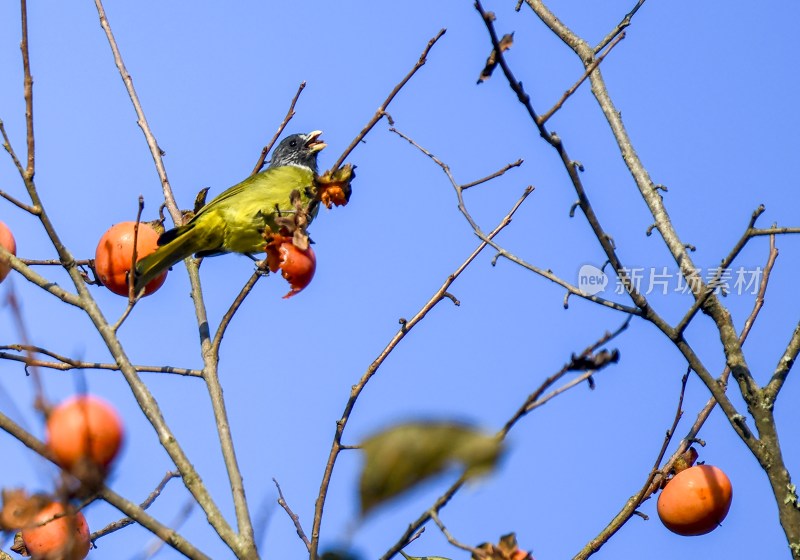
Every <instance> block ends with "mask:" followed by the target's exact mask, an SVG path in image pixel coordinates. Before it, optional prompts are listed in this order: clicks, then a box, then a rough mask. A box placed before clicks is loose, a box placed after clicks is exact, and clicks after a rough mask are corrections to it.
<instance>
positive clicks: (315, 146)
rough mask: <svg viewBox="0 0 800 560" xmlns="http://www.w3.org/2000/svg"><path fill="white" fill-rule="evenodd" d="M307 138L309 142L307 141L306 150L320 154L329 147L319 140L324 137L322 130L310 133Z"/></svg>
mask: <svg viewBox="0 0 800 560" xmlns="http://www.w3.org/2000/svg"><path fill="white" fill-rule="evenodd" d="M307 136H308V140H306V148H307V149H309V150H311V151H312V152H318V151H320V150H322V149H323V148H324V147H325V146H327V144H326V143H325V142H323V141H322V140H320V139H319V137H320V136H322V131H321V130H315V131H313V132H309V133H308V135H307Z"/></svg>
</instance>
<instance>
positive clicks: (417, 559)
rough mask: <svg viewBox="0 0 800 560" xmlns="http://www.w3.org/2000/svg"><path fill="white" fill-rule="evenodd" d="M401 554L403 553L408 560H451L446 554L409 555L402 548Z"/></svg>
mask: <svg viewBox="0 0 800 560" xmlns="http://www.w3.org/2000/svg"><path fill="white" fill-rule="evenodd" d="M400 554H402V555H403V558H405V559H406V560H450V558H445V557H444V556H409V555H408V554H406V553H405V552H403V551H402V550H401V551H400Z"/></svg>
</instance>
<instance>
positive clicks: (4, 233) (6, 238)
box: [0, 222, 17, 282]
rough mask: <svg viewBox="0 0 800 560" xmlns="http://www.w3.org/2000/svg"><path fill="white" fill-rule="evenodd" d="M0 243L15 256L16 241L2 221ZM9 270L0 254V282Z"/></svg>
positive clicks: (9, 266) (6, 262)
mask: <svg viewBox="0 0 800 560" xmlns="http://www.w3.org/2000/svg"><path fill="white" fill-rule="evenodd" d="M0 245H2V246H3V248H4V249H5V250H6V251H8V252H9V253H11V254H12V255H14V256H15V257H16V256H17V242H16V241H15V240H14V236H13V235H12V234H11V230H10V229H9V228H8V226H7V225H5V224H4V223H3V222H0ZM9 272H11V265H10V264H9V263H8V261H7V260H4V259H3V257H2V256H0V282H2V281H3V280H5V279H6V276H8V273H9Z"/></svg>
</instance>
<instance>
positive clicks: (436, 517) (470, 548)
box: [428, 510, 483, 558]
mask: <svg viewBox="0 0 800 560" xmlns="http://www.w3.org/2000/svg"><path fill="white" fill-rule="evenodd" d="M428 513H430V516H431V519H432V520H433V522H434V523H436V526H437V527H439V530H440V531H441V532H442V534H443V535H444V536H445V538H446V539H447V542H449V543H450V544H452V545H453V546H454V547H456V548H460V549H461V550H466V551H467V552H469V553H471V554H472V556H473V558H481V557H483V553H482V552H481V551H480V550H478V549H477V548H475V547H474V546H469V545H468V544H464V543H462V542H461V541H459V540H457V539H456V538H455V537H454V536H453V535H452V534H451V533H450V531H448V530H447V527H445V526H444V523H442V520H441V519H439V514H438V513H437V512H435V511H434V510H430V511H429V512H428Z"/></svg>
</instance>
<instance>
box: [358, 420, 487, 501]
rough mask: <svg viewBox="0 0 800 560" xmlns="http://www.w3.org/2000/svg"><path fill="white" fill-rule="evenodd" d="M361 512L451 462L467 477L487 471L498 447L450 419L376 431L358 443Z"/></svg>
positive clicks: (482, 433)
mask: <svg viewBox="0 0 800 560" xmlns="http://www.w3.org/2000/svg"><path fill="white" fill-rule="evenodd" d="M361 449H362V450H363V451H364V454H365V455H366V460H365V462H364V470H363V471H362V473H361V484H360V490H361V513H362V515H364V514H366V513H367V512H369V511H370V510H371V509H373V508H374V507H375V506H377V505H380V504H381V503H383V502H385V501H386V500H388V499H389V498H392V497H394V496H397V495H398V494H400V493H402V492H405V491H407V490H409V489H410V488H412V487H413V486H415V485H417V484H419V483H420V482H422V481H424V480H427V479H428V478H430V477H432V476H434V475H437V474H439V473H441V472H442V471H444V470H445V469H447V468H448V467H450V466H453V465H454V464H460V465H461V466H462V467H463V468H464V474H465V475H466V476H467V477H470V478H471V477H474V476H477V475H480V474H483V473H486V472H488V471H491V470H492V469H493V468H494V466H495V465H496V464H497V460H498V459H499V457H500V455H501V453H502V451H503V445H502V442H501V441H499V440H498V439H497V438H496V437H495V436H494V435H490V434H486V433H484V432H481V431H479V430H476V429H475V428H472V427H470V426H466V425H464V424H457V423H453V422H410V423H407V424H400V425H397V426H394V427H392V428H389V429H387V430H384V431H382V432H379V433H377V434H375V435H373V436H371V437H370V438H368V439H367V440H365V441H364V442H363V443H362V444H361Z"/></svg>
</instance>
